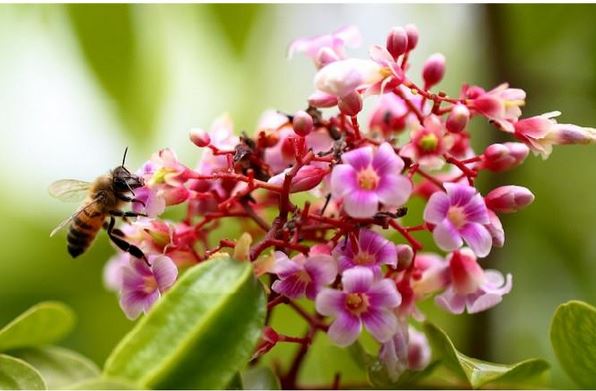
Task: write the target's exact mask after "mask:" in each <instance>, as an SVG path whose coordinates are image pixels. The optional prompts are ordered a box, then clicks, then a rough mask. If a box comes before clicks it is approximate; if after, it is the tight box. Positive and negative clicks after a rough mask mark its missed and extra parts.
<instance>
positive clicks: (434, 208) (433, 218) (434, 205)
mask: <svg viewBox="0 0 596 391" xmlns="http://www.w3.org/2000/svg"><path fill="white" fill-rule="evenodd" d="M449 206H450V203H449V197H448V196H447V194H445V193H443V192H442V191H436V192H434V193H433V194H432V195H431V196H430V198H429V199H428V203H427V204H426V208H424V221H426V222H428V223H432V224H439V223H441V222H442V221H443V220H444V219H445V218H446V217H447V211H448V210H449Z"/></svg>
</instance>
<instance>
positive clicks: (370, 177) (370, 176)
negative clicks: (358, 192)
mask: <svg viewBox="0 0 596 391" xmlns="http://www.w3.org/2000/svg"><path fill="white" fill-rule="evenodd" d="M357 180H358V186H359V187H360V188H361V189H364V190H374V189H376V188H377V186H378V184H379V176H378V175H377V173H376V172H375V170H373V169H372V167H368V168H366V169H364V170H362V171H360V172H359V173H358V176H357Z"/></svg>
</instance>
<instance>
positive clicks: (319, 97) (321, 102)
mask: <svg viewBox="0 0 596 391" xmlns="http://www.w3.org/2000/svg"><path fill="white" fill-rule="evenodd" d="M308 104H309V105H311V106H313V107H317V108H320V109H322V108H327V107H333V106H335V105H337V97H336V96H335V95H330V94H327V93H325V92H323V91H316V92H314V93H313V94H312V95H311V96H309V97H308Z"/></svg>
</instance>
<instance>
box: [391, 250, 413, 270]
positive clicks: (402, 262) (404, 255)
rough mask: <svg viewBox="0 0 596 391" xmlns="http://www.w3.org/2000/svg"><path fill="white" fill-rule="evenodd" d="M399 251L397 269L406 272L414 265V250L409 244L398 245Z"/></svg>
mask: <svg viewBox="0 0 596 391" xmlns="http://www.w3.org/2000/svg"><path fill="white" fill-rule="evenodd" d="M395 249H396V250H397V269H398V270H405V269H407V268H408V267H410V265H411V264H412V260H413V259H414V250H412V247H410V246H408V245H407V244H398V245H396V246H395Z"/></svg>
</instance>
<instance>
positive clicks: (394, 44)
mask: <svg viewBox="0 0 596 391" xmlns="http://www.w3.org/2000/svg"><path fill="white" fill-rule="evenodd" d="M385 46H386V47H387V51H388V52H389V53H390V54H391V55H392V56H393V59H394V60H397V58H398V57H399V56H401V55H402V54H404V53H405V52H406V51H407V50H408V33H407V32H406V30H405V29H404V28H403V27H393V28H392V29H391V31H390V32H389V35H387V43H386V45H385Z"/></svg>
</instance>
